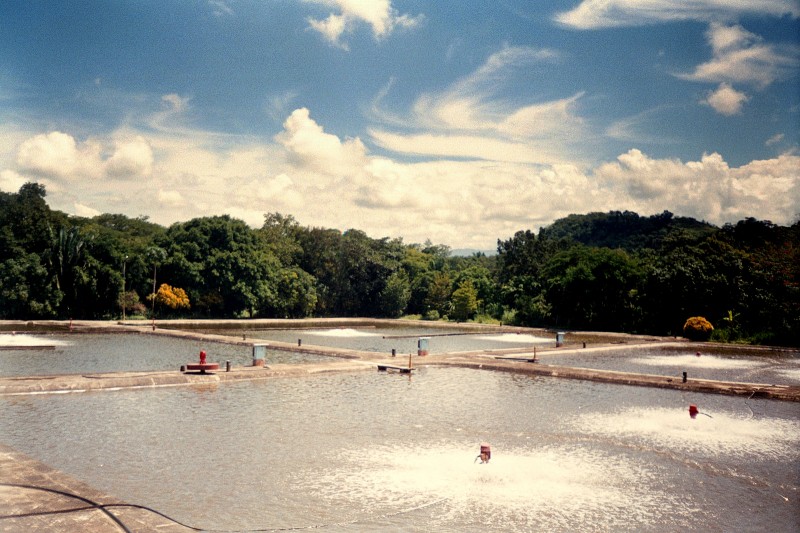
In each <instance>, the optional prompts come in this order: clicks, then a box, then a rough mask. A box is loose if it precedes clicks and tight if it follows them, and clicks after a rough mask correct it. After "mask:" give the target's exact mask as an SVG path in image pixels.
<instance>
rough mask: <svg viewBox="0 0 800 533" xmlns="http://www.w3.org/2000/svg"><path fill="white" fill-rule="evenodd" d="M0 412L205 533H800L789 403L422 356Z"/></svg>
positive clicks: (44, 455) (25, 438) (26, 442)
mask: <svg viewBox="0 0 800 533" xmlns="http://www.w3.org/2000/svg"><path fill="white" fill-rule="evenodd" d="M689 404H695V405H697V406H698V408H699V410H700V413H701V414H700V415H699V416H698V417H697V418H696V419H694V420H693V419H691V418H690V417H689V414H688V405H689ZM0 407H2V408H0V439H2V440H3V441H4V442H5V443H6V444H8V445H11V446H13V447H14V448H16V449H18V450H20V451H22V452H25V453H28V454H30V455H32V456H33V457H35V458H37V459H39V460H41V461H43V462H45V463H47V464H49V465H51V466H54V467H56V468H58V469H61V470H63V471H65V472H67V473H69V474H71V475H73V476H75V477H77V478H79V479H81V480H84V481H86V482H88V483H90V484H91V485H94V486H96V487H98V488H100V489H103V490H105V491H108V492H110V493H111V494H114V495H116V496H118V497H120V498H122V499H124V500H126V501H128V502H131V503H137V504H142V505H147V506H150V507H152V508H154V509H157V510H159V511H161V512H163V513H166V514H167V515H170V516H172V517H174V518H176V519H178V520H180V521H182V522H184V523H187V524H190V525H192V526H193V527H198V528H206V529H216V530H234V531H235V530H242V531H245V530H253V529H259V530H277V529H281V528H310V527H314V528H317V527H319V528H322V530H323V531H345V532H349V531H353V532H355V531H358V532H388V531H411V532H417V531H419V532H422V531H448V532H476V533H477V532H486V531H490V532H491V531H496V532H501V531H502V532H508V531H558V532H567V531H568V532H572V531H620V530H627V531H632V530H635V531H648V532H673V531H681V530H696V531H708V530H712V531H770V532H787V533H788V532H796V531H798V530H800V515H798V513H797V509H798V505H799V504H798V496H799V495H800V494H799V493H800V487H799V486H798V485H800V471H799V470H798V468H799V467H798V465H800V461H799V460H800V413H799V412H798V409H797V404H794V403H790V402H778V401H770V400H756V399H750V400H748V399H746V398H733V397H727V396H717V395H701V394H694V393H684V392H679V391H670V390H655V389H648V388H641V387H625V386H619V385H610V384H600V383H586V382H580V381H572V380H558V379H553V378H541V377H539V378H534V377H531V376H522V375H515V374H508V373H500V372H489V371H478V370H466V369H446V368H422V369H420V370H419V374H417V375H414V376H413V377H409V376H407V375H401V374H386V373H377V372H376V373H374V374H373V373H369V374H361V373H360V374H337V375H320V376H315V377H309V378H298V379H275V380H268V381H259V382H248V383H237V384H227V385H225V386H219V387H186V388H170V389H155V390H148V391H117V392H101V393H81V394H64V395H50V396H42V395H37V396H19V397H12V398H9V397H6V398H3V399H2V400H0ZM482 441H487V442H489V443H491V445H492V450H493V457H492V460H491V462H490V463H489V464H486V465H481V464H479V463H476V461H475V459H476V455H477V453H478V446H479V444H480V443H481V442H482Z"/></svg>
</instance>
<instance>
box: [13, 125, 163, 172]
mask: <svg viewBox="0 0 800 533" xmlns="http://www.w3.org/2000/svg"><path fill="white" fill-rule="evenodd" d="M105 144H110V143H105ZM114 146H115V147H114V149H113V151H112V153H111V156H110V157H108V158H107V159H103V152H104V150H103V147H104V143H103V142H101V141H99V140H96V139H88V140H86V141H84V142H82V143H78V142H77V141H76V140H75V138H74V137H72V135H69V134H67V133H63V132H60V131H52V132H50V133H46V134H45V133H42V134H39V135H35V136H33V137H30V138H28V139H26V140H25V141H23V142H22V143H21V144H20V146H19V148H18V149H17V165H18V167H19V168H20V169H21V170H23V171H25V172H26V173H28V174H31V175H33V176H45V177H49V178H53V179H58V180H63V181H73V182H74V181H77V180H79V179H81V178H90V179H93V180H96V179H104V178H123V177H140V176H148V175H150V173H151V172H152V167H153V152H152V150H151V148H150V145H149V144H148V143H147V141H145V139H144V138H142V137H141V136H137V137H134V138H132V139H128V140H117V141H115V142H114Z"/></svg>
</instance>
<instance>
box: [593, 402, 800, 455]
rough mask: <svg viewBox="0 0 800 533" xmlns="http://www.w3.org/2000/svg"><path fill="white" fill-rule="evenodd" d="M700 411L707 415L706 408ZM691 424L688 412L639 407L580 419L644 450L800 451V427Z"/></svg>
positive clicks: (724, 417)
mask: <svg viewBox="0 0 800 533" xmlns="http://www.w3.org/2000/svg"><path fill="white" fill-rule="evenodd" d="M698 407H700V412H701V413H703V412H704V410H703V408H702V406H698ZM710 414H711V415H712V416H713V418H709V417H707V416H698V417H697V418H696V419H694V420H693V419H691V418H690V417H689V413H688V410H687V409H683V408H681V409H678V408H673V409H668V408H633V409H627V410H624V411H621V412H619V413H615V414H610V415H605V416H600V417H598V416H596V415H582V416H580V417H578V421H577V422H578V425H579V427H580V428H581V430H582V431H584V432H586V433H590V434H593V435H600V436H604V437H608V438H618V439H633V440H634V442H637V441H638V442H640V443H641V444H643V445H644V446H653V447H655V448H656V449H663V450H671V451H673V452H675V451H677V452H688V453H699V454H703V455H710V456H720V455H728V456H730V455H738V456H769V457H771V458H776V459H782V458H789V457H790V456H792V455H794V454H795V453H796V451H795V450H797V448H798V446H800V422H798V421H795V420H781V419H772V418H752V417H751V418H743V417H739V416H732V415H730V414H728V413H724V412H723V413H719V412H714V413H710Z"/></svg>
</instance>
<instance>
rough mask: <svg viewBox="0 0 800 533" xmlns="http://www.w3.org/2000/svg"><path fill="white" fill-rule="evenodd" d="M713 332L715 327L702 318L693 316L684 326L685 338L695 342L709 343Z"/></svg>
mask: <svg viewBox="0 0 800 533" xmlns="http://www.w3.org/2000/svg"><path fill="white" fill-rule="evenodd" d="M713 331H714V326H712V325H711V322H709V321H708V320H706V319H705V318H703V317H702V316H693V317H691V318H690V319H689V320H687V321H686V323H685V324H684V325H683V336H684V337H686V338H687V339H689V340H693V341H707V340H708V339H709V337H711V333H712V332H713Z"/></svg>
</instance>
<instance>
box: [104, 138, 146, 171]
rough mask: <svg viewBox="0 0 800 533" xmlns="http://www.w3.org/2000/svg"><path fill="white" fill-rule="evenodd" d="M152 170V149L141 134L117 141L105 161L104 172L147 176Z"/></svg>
mask: <svg viewBox="0 0 800 533" xmlns="http://www.w3.org/2000/svg"><path fill="white" fill-rule="evenodd" d="M152 171H153V150H152V149H151V148H150V145H149V144H148V143H147V141H146V140H145V139H144V138H143V137H141V136H137V137H136V138H134V139H131V140H128V141H119V142H117V146H116V149H115V151H114V154H113V155H112V156H111V157H110V158H109V159H108V161H106V172H107V173H108V174H109V175H111V176H117V177H135V176H149V175H150V174H151V173H152Z"/></svg>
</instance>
